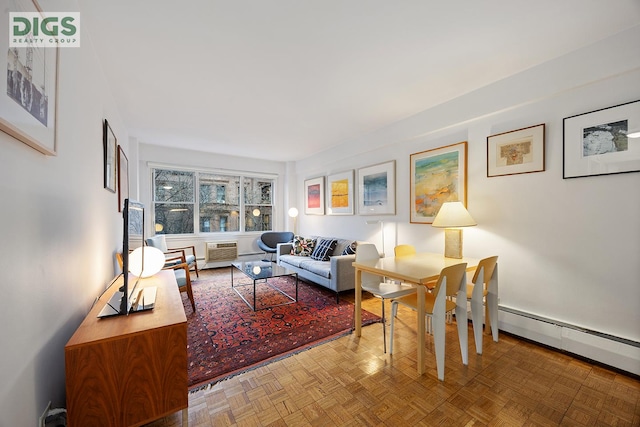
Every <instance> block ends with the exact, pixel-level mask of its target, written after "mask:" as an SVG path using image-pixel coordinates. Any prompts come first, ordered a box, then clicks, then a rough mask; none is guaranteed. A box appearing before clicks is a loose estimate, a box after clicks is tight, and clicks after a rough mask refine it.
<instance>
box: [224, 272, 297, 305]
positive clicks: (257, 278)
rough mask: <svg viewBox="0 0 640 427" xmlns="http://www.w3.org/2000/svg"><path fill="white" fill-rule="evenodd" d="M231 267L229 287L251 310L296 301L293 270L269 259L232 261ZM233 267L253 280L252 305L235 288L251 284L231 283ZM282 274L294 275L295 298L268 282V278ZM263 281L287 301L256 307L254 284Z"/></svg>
mask: <svg viewBox="0 0 640 427" xmlns="http://www.w3.org/2000/svg"><path fill="white" fill-rule="evenodd" d="M232 265H233V267H232V268H231V288H232V289H233V290H234V291H235V292H236V293H237V294H238V295H239V296H240V298H242V300H243V301H244V302H245V303H246V304H247V305H248V306H249V308H250V309H252V310H253V311H258V310H264V309H266V308H272V307H278V306H281V305H287V304H293V303H295V302H298V273H296V272H295V271H291V270H287V269H286V268H284V267H281V266H279V265H278V264H274V263H272V262H269V261H243V262H234V263H233V264H232ZM235 269H238V270H240V271H241V272H242V273H243V274H244V275H245V276H247V277H248V278H250V279H251V280H252V281H253V305H252V304H251V303H250V302H249V301H247V299H246V298H245V297H244V295H242V294H241V293H240V292H239V291H238V289H237V288H239V287H242V286H251V285H252V284H251V283H233V271H234V270H235ZM283 276H294V277H295V278H296V296H295V298H294V297H292V296H291V295H289V294H288V293H286V292H285V291H283V290H282V289H280V288H279V287H278V286H276V285H275V284H273V282H272V283H269V279H272V278H274V277H283ZM262 281H264V283H265V284H267V285H269V287H271V288H272V289H274V290H276V291H278V292H280V293H281V294H282V295H284V296H285V297H287V298H288V299H289V301H287V302H284V303H282V304H275V305H269V306H264V307H260V308H257V306H256V284H257V283H258V282H262Z"/></svg>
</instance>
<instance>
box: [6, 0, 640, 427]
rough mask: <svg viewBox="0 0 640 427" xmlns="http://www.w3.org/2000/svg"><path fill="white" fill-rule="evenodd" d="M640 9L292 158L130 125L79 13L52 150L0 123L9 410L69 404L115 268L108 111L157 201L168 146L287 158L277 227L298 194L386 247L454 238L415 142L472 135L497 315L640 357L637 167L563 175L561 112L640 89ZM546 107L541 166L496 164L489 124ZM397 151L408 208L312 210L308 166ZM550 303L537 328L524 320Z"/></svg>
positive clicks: (230, 160) (433, 144) (18, 418)
mask: <svg viewBox="0 0 640 427" xmlns="http://www.w3.org/2000/svg"><path fill="white" fill-rule="evenodd" d="M41 3H42V6H43V7H44V8H45V9H50V10H54V9H57V8H63V9H64V8H66V9H68V10H72V9H73V10H75V9H76V8H75V7H74V6H75V5H74V3H72V4H68V3H69V2H63V3H65V4H64V5H63V6H66V7H63V6H61V5H60V4H59V2H58V3H56V4H55V5H52V4H48V3H46V2H41ZM632 10H633V11H634V12H635V15H634V16H635V18H636V21H635V22H636V24H635V25H633V26H630V27H628V28H626V29H624V30H622V31H620V32H617V31H616V32H612V33H611V35H610V36H608V37H606V38H604V39H602V40H598V41H594V42H593V43H589V44H586V45H584V46H581V47H580V48H578V49H576V50H573V51H571V52H567V53H566V54H564V55H562V56H559V57H557V58H553V59H550V60H548V61H546V62H544V63H541V64H539V65H536V66H534V67H532V68H528V69H526V70H523V71H522V72H520V73H517V74H515V75H511V76H505V77H504V78H502V79H500V80H498V81H495V82H492V83H489V84H487V85H485V86H483V87H480V88H476V89H474V90H472V91H470V92H468V93H466V94H464V95H461V96H457V97H455V98H453V99H450V100H448V101H446V102H443V103H440V104H439V105H437V106H433V107H430V108H428V109H426V110H424V111H421V112H418V113H417V114H414V115H411V116H410V117H406V118H404V119H402V120H398V121H395V122H393V123H390V124H388V125H386V126H384V127H382V128H379V129H371V131H370V132H367V133H366V134H363V135H359V136H356V137H353V138H350V139H348V140H345V141H343V142H342V143H341V144H339V145H337V146H331V147H329V148H327V149H326V150H323V151H320V152H318V153H315V154H313V155H311V156H309V157H306V158H301V159H296V160H290V161H278V160H265V159H261V158H249V157H240V156H234V155H229V154H220V153H211V152H201V151H193V150H187V149H181V148H171V147H165V146H159V145H156V144H154V143H153V141H148V140H145V139H143V138H140V137H139V135H135V134H133V133H131V132H130V131H129V130H128V129H127V126H126V124H125V119H124V118H123V110H122V108H123V107H122V106H121V105H119V103H118V102H117V101H116V99H115V98H114V96H113V88H112V86H111V85H112V83H111V82H110V81H108V80H107V78H106V76H105V73H104V71H103V69H102V62H104V61H109V60H114V59H113V58H110V57H99V56H97V55H98V54H97V52H96V51H95V50H94V49H93V47H92V42H91V39H90V34H91V29H90V28H85V27H83V33H82V35H83V45H82V46H83V47H82V48H80V49H71V48H69V49H61V52H60V61H59V64H58V65H59V78H58V94H59V98H58V104H57V112H58V114H57V115H58V117H57V137H56V146H55V151H56V155H55V156H46V155H43V154H41V153H40V152H38V151H36V150H34V149H32V148H31V147H28V146H27V145H25V144H23V143H21V142H20V141H18V140H16V139H15V138H13V137H11V136H9V135H8V134H6V133H4V132H0V150H1V152H2V156H1V157H0V165H1V167H0V176H2V182H3V183H4V184H3V186H2V195H3V200H5V202H4V206H5V209H3V210H2V212H1V213H0V218H1V219H2V223H3V224H5V231H4V238H3V242H4V244H3V245H2V249H1V251H2V252H1V254H2V256H1V259H2V260H3V263H2V266H3V269H2V271H3V272H4V273H3V280H2V283H3V289H4V290H5V300H6V301H7V302H6V303H5V306H4V308H3V310H2V314H0V320H1V323H2V325H3V326H2V327H1V328H2V333H1V336H2V337H3V341H4V345H3V352H2V353H3V355H2V364H1V365H0V373H1V378H2V381H1V383H2V386H0V387H1V391H0V410H1V411H2V414H3V419H2V422H0V425H8V426H9V425H36V424H37V420H38V417H39V416H40V414H41V413H42V411H43V410H44V409H45V407H46V405H47V403H48V402H49V401H51V402H52V406H58V407H60V406H64V404H65V394H64V393H65V391H64V384H65V378H64V375H65V373H64V345H65V343H66V342H67V341H68V339H69V337H70V336H71V335H72V334H73V332H74V331H75V329H76V328H77V327H78V325H79V324H80V322H81V321H82V319H83V318H84V317H85V316H86V314H87V312H88V311H89V309H90V307H91V306H92V304H93V302H94V300H95V299H96V297H97V296H98V295H100V293H101V292H102V291H103V290H104V288H105V286H106V285H107V284H108V283H110V281H111V279H112V278H113V277H114V275H115V273H116V272H117V265H116V260H115V257H114V255H115V252H116V251H118V247H119V245H120V244H121V238H122V236H121V233H122V230H121V227H122V226H121V223H122V217H121V214H120V213H119V212H118V209H117V203H118V202H117V195H116V194H114V193H111V192H109V191H106V190H105V189H104V188H103V160H104V159H103V146H102V138H103V135H102V130H103V128H102V124H103V121H104V120H105V119H108V120H109V123H110V126H111V127H112V129H113V131H114V134H115V135H116V136H117V140H118V144H120V145H122V146H123V148H124V150H125V151H126V154H127V157H128V161H129V174H130V180H131V182H130V188H131V195H132V197H136V198H137V199H138V200H140V201H142V202H143V203H145V205H147V206H150V205H151V203H152V200H151V197H152V194H151V190H150V188H151V183H150V180H151V173H150V168H151V167H152V166H153V165H154V164H162V165H171V166H176V167H183V168H187V167H188V168H195V169H199V168H203V169H207V170H212V169H214V170H234V171H253V172H259V173H264V174H269V175H273V176H275V180H276V194H277V197H276V200H277V205H276V206H275V210H276V215H275V218H274V229H277V230H287V229H288V230H292V229H293V226H294V222H293V220H292V219H291V218H289V217H288V216H287V211H288V209H289V208H290V207H297V208H298V210H299V211H300V215H299V217H298V218H297V224H296V226H297V230H298V232H299V234H301V235H311V234H314V235H333V236H339V237H345V238H353V239H357V240H366V241H370V242H373V243H376V244H379V242H380V241H381V235H380V228H379V227H377V226H372V225H370V224H367V223H366V219H369V218H372V219H382V220H383V221H384V222H385V226H384V233H385V235H384V237H385V241H386V243H385V247H384V248H381V249H383V250H384V251H385V252H387V253H391V251H392V249H393V246H394V245H395V244H396V243H408V244H413V245H415V246H416V248H417V249H418V250H420V251H430V252H442V251H443V248H444V237H443V231H442V230H441V229H437V228H433V227H431V226H430V225H426V224H414V223H410V212H409V206H410V184H409V182H410V169H409V165H410V156H411V154H414V153H419V152H423V151H426V150H431V149H437V148H440V147H443V146H448V145H451V144H456V143H459V142H463V141H467V144H468V154H467V160H468V169H467V207H468V209H469V211H470V213H471V214H472V215H473V217H474V219H475V220H476V221H477V222H478V226H477V227H470V228H467V229H465V230H464V253H465V255H468V256H475V257H478V258H479V257H482V256H483V255H485V254H488V253H491V254H498V255H499V256H500V286H501V288H500V299H501V301H500V304H501V307H502V308H504V309H511V310H512V311H511V312H508V311H506V310H503V311H502V317H501V322H502V323H501V326H504V327H505V328H507V329H508V328H511V330H512V331H513V333H516V334H518V333H520V334H523V335H526V334H527V333H532V334H533V336H531V337H529V338H531V339H534V340H536V341H539V342H543V343H545V344H548V345H559V346H561V347H562V348H563V349H565V350H569V351H573V352H576V353H578V354H579V353H580V352H586V354H584V356H585V357H591V358H595V357H602V358H603V359H604V360H603V363H608V364H610V365H611V366H614V367H618V368H620V369H623V370H626V371H628V372H632V373H635V374H638V373H639V372H638V371H639V370H640V356H639V355H638V343H639V342H640V331H639V330H638V326H637V325H639V324H640V312H639V310H638V301H640V288H639V287H638V286H637V284H638V283H640V267H639V265H640V264H639V263H638V254H639V253H640V238H639V236H640V224H638V222H637V218H639V217H640V192H639V191H638V190H637V188H638V187H639V184H640V174H638V173H637V172H636V173H622V174H610V175H605V176H590V177H582V178H576V179H563V161H564V153H563V137H564V135H563V119H564V118H568V117H571V116H574V115H577V114H583V113H589V112H593V111H597V110H600V109H603V108H609V107H614V106H618V105H621V104H624V103H627V102H633V101H637V100H638V99H640V84H639V82H640V45H639V44H638V42H637V41H638V40H640V25H638V20H637V18H638V8H637V7H636V8H635V9H632ZM541 31H543V29H541ZM85 35H86V37H84V36H85ZM594 57H595V58H597V59H594ZM490 65H491V64H490ZM496 66H498V65H496ZM538 124H545V130H546V133H545V141H544V148H545V168H544V171H541V172H536V173H526V174H518V175H511V176H497V177H487V137H488V136H491V135H496V134H499V133H502V132H508V131H512V130H516V129H520V128H524V127H528V126H534V125H538ZM636 141H638V140H636ZM389 161H394V162H395V178H396V188H395V195H396V210H395V214H394V215H385V216H382V215H381V216H372V217H365V216H362V215H358V214H355V215H341V216H333V215H305V214H304V200H305V193H304V191H305V188H304V181H305V180H307V179H311V178H316V177H321V176H322V177H326V176H328V175H331V174H334V173H339V172H344V171H357V170H358V169H361V168H365V167H368V166H371V165H376V164H380V163H384V162H389ZM636 170H637V169H636ZM148 226H149V225H148ZM258 236H259V233H245V234H238V235H233V237H234V238H235V239H237V240H238V241H239V242H240V246H239V252H240V253H255V252H258V249H257V246H255V240H256V238H257V237H258ZM218 238H220V239H225V238H227V236H226V235H225V236H222V237H220V236H215V237H212V236H193V237H189V238H173V239H172V241H174V242H176V243H191V244H195V245H197V246H198V248H200V247H202V245H203V244H204V242H205V241H209V240H216V239H218ZM200 256H202V255H200ZM523 314H526V315H523ZM527 315H528V316H529V317H527ZM522 319H525V320H522ZM527 319H528V320H527ZM539 319H543V322H541V323H542V324H543V325H542V326H541V328H540V329H536V327H535V326H529V323H526V322H528V321H529V320H531V321H533V322H537V321H538V320H539ZM548 320H550V321H552V322H555V323H548V322H547V321H548ZM522 322H524V323H522ZM547 325H548V326H547ZM583 331H588V332H589V333H586V336H585V337H583V338H584V339H583V340H582V341H580V340H579V338H580V336H581V335H585V333H584V332H583ZM563 346H568V347H563Z"/></svg>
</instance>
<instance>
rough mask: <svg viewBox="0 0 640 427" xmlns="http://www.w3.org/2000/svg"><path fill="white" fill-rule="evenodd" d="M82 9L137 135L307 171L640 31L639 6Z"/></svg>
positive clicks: (146, 0) (334, 1) (570, 1)
mask: <svg viewBox="0 0 640 427" xmlns="http://www.w3.org/2000/svg"><path fill="white" fill-rule="evenodd" d="M78 3H79V7H80V12H81V20H82V21H81V23H82V28H83V34H82V37H83V39H82V45H83V46H87V45H89V44H92V45H93V47H94V49H95V50H96V52H97V56H98V58H99V60H100V62H101V65H102V67H103V70H104V73H105V75H106V78H107V81H108V82H109V86H110V89H111V91H112V93H113V96H114V98H115V100H116V103H117V106H118V108H119V111H120V113H121V114H122V118H123V120H124V122H125V125H126V127H127V129H128V131H129V133H130V135H131V136H134V137H137V138H138V140H139V141H141V142H145V143H151V144H158V145H167V146H177V147H184V148H188V149H196V150H204V151H212V152H217V153H223V154H231V155H239V156H248V157H257V158H264V159H274V160H297V159H301V158H306V157H308V156H310V155H312V154H314V153H317V152H320V151H323V150H325V149H327V148H329V147H331V146H333V145H336V144H340V143H344V142H348V141H350V140H353V139H356V138H358V137H361V136H363V135H366V134H367V133H370V132H373V131H376V130H378V129H380V128H383V127H385V126H387V125H389V124H391V123H393V122H396V121H398V120H401V119H404V118H406V117H409V116H411V115H414V114H416V113H418V112H420V111H423V110H425V109H427V108H429V107H432V106H434V105H437V104H440V103H442V102H444V101H447V100H449V99H452V98H455V97H457V96H460V95H462V94H464V93H467V92H470V91H472V90H474V89H477V88H479V87H482V86H485V85H487V84H489V83H492V82H495V81H497V80H500V79H503V78H505V77H507V76H509V75H512V74H515V73H517V72H519V71H522V70H525V69H527V68H530V67H533V66H535V65H537V64H540V63H542V62H545V61H548V60H550V59H552V58H555V57H558V56H561V55H563V54H565V53H568V52H571V51H573V50H576V49H578V48H580V47H583V46H586V45H589V44H591V43H593V42H595V41H598V40H601V39H603V38H606V37H608V36H610V35H613V34H615V33H617V32H620V31H622V30H624V29H627V28H629V27H632V26H635V25H638V23H640V1H638V0H607V1H604V0H535V1H531V0H517V1H516V0H483V1H478V0H395V1H392V0H189V1H182V2H178V1H166V0H165V1H159V0H109V1H98V0H78ZM41 4H42V5H43V7H44V8H45V10H46V0H42V1H41ZM87 38H88V40H87ZM594 61H597V57H594Z"/></svg>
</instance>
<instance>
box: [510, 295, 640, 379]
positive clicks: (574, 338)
mask: <svg viewBox="0 0 640 427" xmlns="http://www.w3.org/2000/svg"><path fill="white" fill-rule="evenodd" d="M498 327H499V329H500V330H503V331H505V332H508V333H511V334H513V335H517V336H520V337H523V338H526V339H529V340H531V341H535V342H539V343H541V344H544V345H547V346H549V347H553V348H557V349H559V350H562V351H566V352H568V353H572V354H575V355H578V356H582V357H585V358H587V359H591V360H594V361H596V362H600V363H603V364H605V365H609V366H612V367H615V368H617V369H620V370H622V371H626V372H629V373H632V374H634V375H640V343H639V342H637V341H632V340H628V339H625V338H620V337H616V336H613V335H609V334H605V333H602V332H598V331H594V330H589V329H585V328H581V327H579V326H576V325H571V324H568V323H564V322H560V321H557V320H553V319H548V318H545V317H542V316H538V315H535V314H531V313H526V312H523V311H520V310H515V309H512V308H510V307H504V306H500V307H499V308H498Z"/></svg>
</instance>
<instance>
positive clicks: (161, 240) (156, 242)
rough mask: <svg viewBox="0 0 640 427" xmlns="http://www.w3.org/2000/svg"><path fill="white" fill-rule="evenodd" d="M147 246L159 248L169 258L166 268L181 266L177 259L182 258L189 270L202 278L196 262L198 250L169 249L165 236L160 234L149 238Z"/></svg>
mask: <svg viewBox="0 0 640 427" xmlns="http://www.w3.org/2000/svg"><path fill="white" fill-rule="evenodd" d="M147 245H148V246H153V247H154V248H158V249H160V250H161V251H162V253H164V254H165V256H166V257H167V264H165V267H168V266H171V265H173V264H179V263H180V262H178V261H176V259H175V258H176V257H178V256H182V258H183V259H184V262H186V263H187V265H188V266H189V270H193V271H195V272H196V277H200V275H199V274H198V263H197V261H196V248H195V247H194V246H184V247H180V248H167V240H166V238H165V236H164V234H158V235H156V236H153V237H149V238H148V239H147ZM187 251H191V253H190V254H189V253H187Z"/></svg>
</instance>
